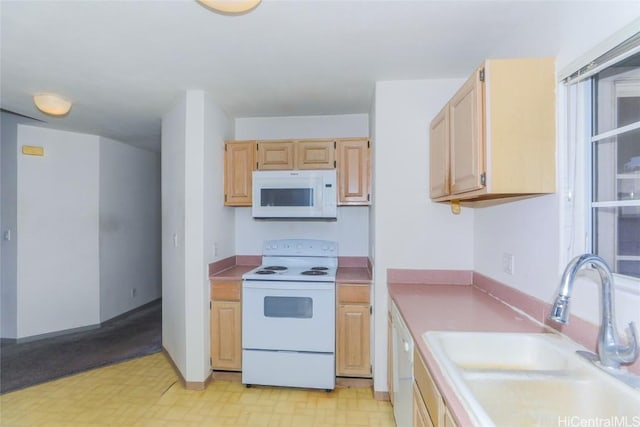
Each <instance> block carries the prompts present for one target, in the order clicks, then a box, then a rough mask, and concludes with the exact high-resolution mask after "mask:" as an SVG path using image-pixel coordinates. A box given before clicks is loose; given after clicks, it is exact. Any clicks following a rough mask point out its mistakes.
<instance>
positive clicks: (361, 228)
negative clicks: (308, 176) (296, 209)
mask: <svg viewBox="0 0 640 427" xmlns="http://www.w3.org/2000/svg"><path fill="white" fill-rule="evenodd" d="M368 213H369V207H368V206H350V207H340V208H338V219H337V220H336V221H270V220H256V219H253V218H252V217H251V208H236V224H237V226H236V237H235V239H236V244H235V246H236V253H237V254H238V255H261V254H262V243H263V242H264V241H265V240H269V239H297V238H305V239H320V240H335V241H336V242H338V253H339V255H340V256H359V257H366V256H368V242H369V215H368Z"/></svg>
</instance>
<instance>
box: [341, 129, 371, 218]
mask: <svg viewBox="0 0 640 427" xmlns="http://www.w3.org/2000/svg"><path fill="white" fill-rule="evenodd" d="M337 150H338V160H337V168H338V204H339V205H368V204H369V203H370V195H369V194H370V186H371V183H370V182H371V172H370V153H369V140H367V139H357V140H338V141H337Z"/></svg>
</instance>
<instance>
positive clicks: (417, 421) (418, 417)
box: [413, 383, 433, 427]
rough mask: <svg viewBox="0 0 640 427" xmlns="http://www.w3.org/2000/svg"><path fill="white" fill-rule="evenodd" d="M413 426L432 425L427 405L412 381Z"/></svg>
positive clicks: (426, 426)
mask: <svg viewBox="0 0 640 427" xmlns="http://www.w3.org/2000/svg"><path fill="white" fill-rule="evenodd" d="M413 427H433V423H432V422H431V418H430V417H429V412H428V411H427V405H425V403H424V400H422V396H421V395H420V390H418V386H417V385H416V383H413Z"/></svg>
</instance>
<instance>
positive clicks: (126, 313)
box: [0, 298, 161, 345]
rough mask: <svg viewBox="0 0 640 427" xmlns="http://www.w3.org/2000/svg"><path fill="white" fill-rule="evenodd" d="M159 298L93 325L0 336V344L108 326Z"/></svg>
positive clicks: (54, 336) (58, 335)
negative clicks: (22, 334) (17, 335)
mask: <svg viewBox="0 0 640 427" xmlns="http://www.w3.org/2000/svg"><path fill="white" fill-rule="evenodd" d="M159 300H161V298H156V299H154V300H153V301H149V302H147V303H144V304H143V305H141V306H138V307H136V308H133V309H131V310H129V311H127V312H124V313H122V314H119V315H117V316H115V317H112V318H111V319H108V320H105V321H103V322H101V323H96V324H93V325H86V326H79V327H77V328H69V329H62V330H59V331H53V332H47V333H44V334H38V335H31V336H28V337H22V338H0V344H2V345H9V344H24V343H28V342H32V341H39V340H42V339H45V338H56V337H61V336H63V335H69V334H75V333H77V332H86V331H91V330H93V329H100V328H102V327H103V326H108V325H110V324H111V323H113V322H116V321H118V320H120V319H122V318H124V317H127V316H130V315H131V314H133V313H135V312H136V311H141V310H144V309H146V308H148V307H149V306H150V305H153V304H157V303H158V301H159Z"/></svg>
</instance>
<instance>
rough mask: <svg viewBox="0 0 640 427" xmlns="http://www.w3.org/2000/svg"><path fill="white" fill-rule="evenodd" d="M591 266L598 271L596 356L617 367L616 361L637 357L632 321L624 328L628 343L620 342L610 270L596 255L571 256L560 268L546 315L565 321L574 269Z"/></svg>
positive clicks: (602, 361)
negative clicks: (598, 321)
mask: <svg viewBox="0 0 640 427" xmlns="http://www.w3.org/2000/svg"><path fill="white" fill-rule="evenodd" d="M586 266H591V267H593V268H595V269H596V270H597V271H598V274H599V275H600V290H601V293H600V295H601V301H602V318H601V322H600V332H599V334H598V356H599V358H600V364H601V365H603V366H606V367H610V368H619V367H620V364H629V363H633V362H635V360H636V359H637V358H638V341H637V337H636V332H635V325H634V324H633V322H631V323H629V329H628V332H627V338H628V344H627V345H623V344H622V343H621V341H620V337H619V335H618V331H617V330H616V327H615V323H614V320H615V317H614V309H613V274H612V273H611V269H610V268H609V266H608V265H607V263H606V262H605V261H604V260H603V259H602V258H601V257H599V256H597V255H593V254H584V255H580V256H577V257H575V258H574V259H573V260H571V262H569V264H567V267H566V268H565V270H564V273H563V274H562V279H561V280H560V285H559V286H558V291H557V294H558V295H557V296H556V299H555V301H554V303H553V306H552V308H551V313H550V314H549V319H550V320H553V321H555V322H558V323H561V324H566V323H568V322H569V301H570V298H571V293H572V292H573V284H574V282H575V278H576V275H577V274H578V272H579V271H580V270H581V269H582V268H584V267H586Z"/></svg>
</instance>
